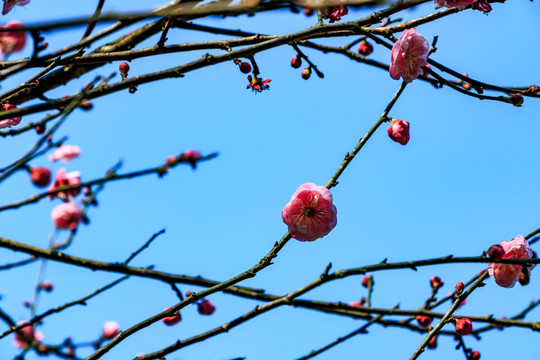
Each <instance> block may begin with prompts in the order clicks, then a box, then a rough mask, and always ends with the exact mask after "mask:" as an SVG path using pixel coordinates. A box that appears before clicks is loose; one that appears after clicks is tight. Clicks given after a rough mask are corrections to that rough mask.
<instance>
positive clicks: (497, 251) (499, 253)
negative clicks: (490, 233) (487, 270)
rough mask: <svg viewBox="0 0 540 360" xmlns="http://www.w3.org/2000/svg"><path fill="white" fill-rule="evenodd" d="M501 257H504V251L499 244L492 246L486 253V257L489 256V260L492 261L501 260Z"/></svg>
mask: <svg viewBox="0 0 540 360" xmlns="http://www.w3.org/2000/svg"><path fill="white" fill-rule="evenodd" d="M503 255H504V249H503V247H502V246H501V245H499V244H495V245H492V246H491V247H490V248H489V249H488V251H487V256H489V257H490V258H491V259H494V260H498V259H501V258H502V257H503Z"/></svg>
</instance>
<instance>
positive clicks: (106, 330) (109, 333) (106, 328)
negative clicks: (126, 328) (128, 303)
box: [101, 321, 120, 339]
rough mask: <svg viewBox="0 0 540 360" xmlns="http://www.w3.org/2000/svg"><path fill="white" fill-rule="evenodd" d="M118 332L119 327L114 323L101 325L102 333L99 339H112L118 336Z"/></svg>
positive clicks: (109, 322)
mask: <svg viewBox="0 0 540 360" xmlns="http://www.w3.org/2000/svg"><path fill="white" fill-rule="evenodd" d="M119 331H120V326H119V325H118V323H117V322H116V321H107V322H106V323H105V324H103V333H102V335H101V337H102V338H104V339H112V338H114V337H115V336H116V335H118V332H119Z"/></svg>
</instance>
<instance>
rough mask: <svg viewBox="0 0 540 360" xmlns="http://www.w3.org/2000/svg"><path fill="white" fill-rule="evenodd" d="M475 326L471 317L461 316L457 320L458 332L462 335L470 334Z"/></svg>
mask: <svg viewBox="0 0 540 360" xmlns="http://www.w3.org/2000/svg"><path fill="white" fill-rule="evenodd" d="M472 331H473V327H472V322H471V319H467V318H461V319H457V320H456V332H457V333H458V334H459V335H461V336H464V335H469V334H470V333H472Z"/></svg>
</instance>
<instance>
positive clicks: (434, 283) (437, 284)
mask: <svg viewBox="0 0 540 360" xmlns="http://www.w3.org/2000/svg"><path fill="white" fill-rule="evenodd" d="M429 283H430V284H431V288H432V289H433V290H438V289H440V288H441V287H442V286H443V285H444V282H443V281H442V280H441V278H440V277H438V276H432V277H431V279H429Z"/></svg>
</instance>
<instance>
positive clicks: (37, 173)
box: [30, 167, 51, 187]
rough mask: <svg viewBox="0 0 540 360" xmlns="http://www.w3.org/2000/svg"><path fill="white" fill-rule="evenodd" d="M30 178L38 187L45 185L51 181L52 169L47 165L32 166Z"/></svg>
mask: <svg viewBox="0 0 540 360" xmlns="http://www.w3.org/2000/svg"><path fill="white" fill-rule="evenodd" d="M30 180H31V181H32V183H33V184H34V185H35V186H37V187H45V186H47V185H49V183H50V182H51V171H50V170H49V169H47V168H46V167H32V168H30Z"/></svg>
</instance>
